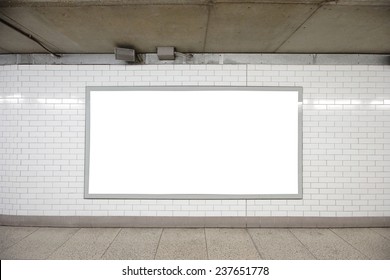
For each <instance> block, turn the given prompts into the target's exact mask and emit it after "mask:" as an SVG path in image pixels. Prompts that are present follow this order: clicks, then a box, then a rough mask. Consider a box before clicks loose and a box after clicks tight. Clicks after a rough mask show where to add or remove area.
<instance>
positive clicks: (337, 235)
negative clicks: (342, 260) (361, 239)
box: [329, 228, 371, 259]
mask: <svg viewBox="0 0 390 280" xmlns="http://www.w3.org/2000/svg"><path fill="white" fill-rule="evenodd" d="M329 230H330V231H331V232H333V233H334V234H335V235H336V236H337V237H339V238H340V239H341V240H343V241H344V242H345V243H347V244H348V245H349V246H351V247H352V248H354V249H355V250H356V251H358V252H359V253H360V254H362V255H363V256H365V257H366V258H367V259H371V258H370V257H369V256H367V255H366V254H364V253H363V252H362V251H360V250H359V249H358V248H356V247H355V246H353V245H352V244H351V243H349V242H348V241H347V240H346V239H344V238H342V237H341V236H340V235H338V234H337V233H336V232H335V231H334V230H333V229H332V228H329Z"/></svg>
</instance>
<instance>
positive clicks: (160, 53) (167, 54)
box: [157, 47, 175, 60]
mask: <svg viewBox="0 0 390 280" xmlns="http://www.w3.org/2000/svg"><path fill="white" fill-rule="evenodd" d="M157 57H158V59H159V60H175V47H157Z"/></svg>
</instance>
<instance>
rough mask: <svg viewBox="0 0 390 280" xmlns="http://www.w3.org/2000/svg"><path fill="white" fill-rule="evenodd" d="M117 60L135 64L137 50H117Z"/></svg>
mask: <svg viewBox="0 0 390 280" xmlns="http://www.w3.org/2000/svg"><path fill="white" fill-rule="evenodd" d="M114 52H115V59H116V60H124V61H128V62H135V50H133V49H125V48H115V51H114Z"/></svg>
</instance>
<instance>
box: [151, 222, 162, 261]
mask: <svg viewBox="0 0 390 280" xmlns="http://www.w3.org/2000/svg"><path fill="white" fill-rule="evenodd" d="M163 232H164V228H162V229H161V233H160V237H159V239H158V243H157V247H156V252H155V253H154V258H153V259H154V260H155V259H156V256H157V252H158V248H159V247H160V241H161V237H162V235H163Z"/></svg>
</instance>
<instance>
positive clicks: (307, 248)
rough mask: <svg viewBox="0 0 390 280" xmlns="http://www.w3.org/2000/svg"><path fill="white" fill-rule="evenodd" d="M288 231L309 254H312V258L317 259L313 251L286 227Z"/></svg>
mask: <svg viewBox="0 0 390 280" xmlns="http://www.w3.org/2000/svg"><path fill="white" fill-rule="evenodd" d="M288 231H289V232H290V233H291V234H292V235H293V236H294V237H295V239H296V240H298V242H299V243H301V245H302V246H303V247H304V248H306V250H307V251H308V252H309V253H310V255H312V256H313V258H314V259H315V260H318V259H317V257H316V256H315V255H314V254H313V252H312V251H310V249H309V247H308V246H306V245H305V244H303V242H302V241H301V240H300V239H299V238H298V237H297V236H296V235H295V234H294V233H293V232H292V231H291V229H288Z"/></svg>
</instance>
